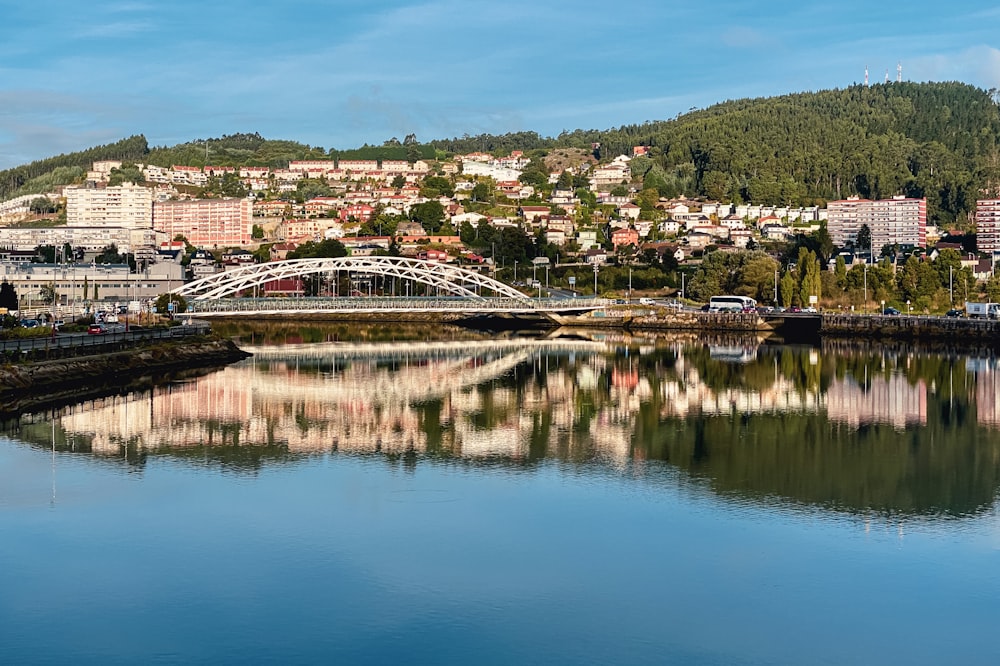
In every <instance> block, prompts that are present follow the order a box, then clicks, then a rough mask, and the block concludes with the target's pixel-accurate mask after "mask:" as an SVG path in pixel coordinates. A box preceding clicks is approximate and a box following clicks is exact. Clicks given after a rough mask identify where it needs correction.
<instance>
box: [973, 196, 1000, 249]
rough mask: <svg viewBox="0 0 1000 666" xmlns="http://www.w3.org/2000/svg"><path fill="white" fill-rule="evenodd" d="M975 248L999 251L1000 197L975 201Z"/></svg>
mask: <svg viewBox="0 0 1000 666" xmlns="http://www.w3.org/2000/svg"><path fill="white" fill-rule="evenodd" d="M976 249H977V250H979V251H980V252H989V253H996V252H1000V199H980V200H979V201H977V202H976Z"/></svg>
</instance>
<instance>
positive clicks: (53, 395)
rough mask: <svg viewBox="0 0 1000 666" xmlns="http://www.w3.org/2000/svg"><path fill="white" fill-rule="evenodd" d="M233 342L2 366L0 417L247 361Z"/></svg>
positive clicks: (187, 342)
mask: <svg viewBox="0 0 1000 666" xmlns="http://www.w3.org/2000/svg"><path fill="white" fill-rule="evenodd" d="M249 356H250V354H248V353H247V352H244V351H243V350H241V349H240V348H239V347H237V346H236V344H235V343H234V342H232V341H230V340H197V341H190V340H178V341H170V342H159V343H157V344H154V345H149V346H143V347H137V348H135V349H129V350H124V351H118V352H112V353H108V354H95V355H92V356H79V357H74V358H66V359H58V360H52V361H39V362H33V363H20V364H9V365H4V366H0V416H15V415H18V414H21V413H23V412H27V411H33V410H40V409H46V408H49V407H55V406H59V405H63V404H68V403H71V402H79V401H80V400H81V399H86V398H90V397H97V396H100V395H105V394H108V393H110V392H115V391H116V390H120V389H121V387H122V386H123V385H126V386H127V385H129V384H131V383H134V382H136V381H139V380H145V382H144V383H145V384H152V383H155V382H156V381H157V380H161V379H167V380H169V379H170V378H171V377H172V376H175V375H178V374H179V373H184V372H190V371H196V372H197V371H198V370H199V369H206V368H214V367H219V366H222V365H227V364H229V363H233V362H236V361H240V360H243V359H245V358H248V357H249Z"/></svg>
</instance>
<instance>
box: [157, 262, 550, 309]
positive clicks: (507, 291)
mask: <svg viewBox="0 0 1000 666" xmlns="http://www.w3.org/2000/svg"><path fill="white" fill-rule="evenodd" d="M333 271H338V272H339V271H357V272H361V273H367V274H374V275H382V276H385V277H393V278H400V279H404V280H411V281H413V282H419V283H421V284H425V285H428V286H430V287H433V288H436V289H440V290H441V291H443V292H446V293H447V294H450V295H452V296H461V297H464V298H470V299H476V300H486V299H485V298H484V297H483V296H481V295H480V292H482V291H484V290H485V291H487V292H492V293H493V294H494V295H495V296H505V297H508V298H515V299H518V300H519V301H523V302H526V303H527V302H530V300H531V299H530V298H529V297H527V296H525V295H524V294H523V293H521V292H520V291H518V290H516V289H514V288H513V287H510V286H508V285H506V284H504V283H502V282H498V281H497V280H494V279H493V278H490V277H487V276H485V275H481V274H480V273H477V272H475V271H470V270H466V269H464V268H459V267H457V266H451V265H449V264H438V263H434V262H430V261H424V260H422V259H407V258H405V257H386V256H375V257H371V256H369V257H337V258H320V259H286V260H284V261H269V262H266V263H263V264H252V265H249V266H242V267H240V268H236V269H233V270H231V271H225V272H223V273H216V274H215V275H210V276H208V277H204V278H199V279H197V280H193V281H191V282H188V283H187V284H185V285H183V286H181V287H178V288H177V289H174V290H173V291H172V292H171V293H173V294H177V295H179V296H184V297H185V298H188V299H190V300H193V301H208V300H214V299H219V298H226V297H227V296H235V295H237V294H240V293H241V292H244V291H247V290H248V289H253V288H254V287H258V286H263V285H264V284H265V283H267V282H271V281H272V280H280V279H286V278H297V277H303V276H305V275H323V274H327V273H332V272H333Z"/></svg>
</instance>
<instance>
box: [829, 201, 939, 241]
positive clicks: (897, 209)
mask: <svg viewBox="0 0 1000 666" xmlns="http://www.w3.org/2000/svg"><path fill="white" fill-rule="evenodd" d="M827 216H828V217H827V230H828V231H829V232H830V237H831V238H832V239H833V242H834V243H835V244H836V245H838V246H840V247H843V246H845V245H847V244H849V243H854V242H855V241H856V240H857V237H858V232H859V231H861V227H862V226H864V225H867V226H868V230H869V231H870V232H871V237H872V241H871V247H872V252H873V253H874V254H876V255H877V254H878V253H879V252H880V251H881V249H882V248H883V247H885V246H886V245H899V246H900V247H924V246H925V245H926V244H927V199H908V198H906V197H902V196H898V197H893V198H891V199H878V200H874V201H873V200H870V199H860V198H858V197H849V198H847V199H844V200H841V201H831V202H830V203H828V204H827ZM862 249H867V248H862Z"/></svg>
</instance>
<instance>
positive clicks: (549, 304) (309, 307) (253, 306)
mask: <svg viewBox="0 0 1000 666" xmlns="http://www.w3.org/2000/svg"><path fill="white" fill-rule="evenodd" d="M608 303H609V301H607V300H606V299H594V298H573V299H566V298H562V299H560V298H541V299H539V298H524V299H518V298H506V297H499V298H477V299H472V298H462V297H447V296H440V297H437V296H429V297H406V296H370V297H368V296H343V297H330V298H327V297H311V296H304V297H297V298H296V297H289V298H275V297H268V298H223V299H217V300H205V301H199V300H191V301H189V302H188V312H190V313H192V314H194V315H198V314H212V313H223V312H225V313H255V312H350V311H362V310H364V311H371V310H380V311H396V312H399V311H414V312H420V311H424V312H427V311H441V310H456V311H469V310H474V311H477V312H483V311H489V310H495V311H497V312H505V311H517V312H524V311H528V310H549V309H574V308H579V309H587V308H595V307H604V306H605V305H607V304H608Z"/></svg>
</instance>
